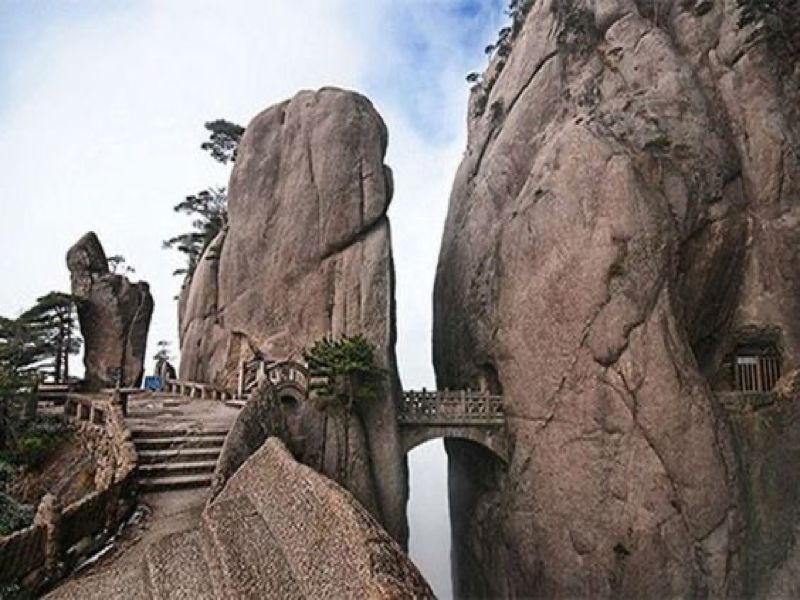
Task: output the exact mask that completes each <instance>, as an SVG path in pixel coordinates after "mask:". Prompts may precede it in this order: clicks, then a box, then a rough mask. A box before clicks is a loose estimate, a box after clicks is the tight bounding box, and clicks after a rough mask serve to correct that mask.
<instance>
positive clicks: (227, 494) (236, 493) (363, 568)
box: [47, 438, 434, 600]
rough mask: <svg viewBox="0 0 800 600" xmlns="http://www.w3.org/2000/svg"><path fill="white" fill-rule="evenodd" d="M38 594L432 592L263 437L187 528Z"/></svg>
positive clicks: (324, 486) (362, 519)
mask: <svg viewBox="0 0 800 600" xmlns="http://www.w3.org/2000/svg"><path fill="white" fill-rule="evenodd" d="M166 529H167V530H173V531H174V529H175V524H173V526H172V527H167V528H166ZM129 552H130V550H129ZM47 597H48V598H112V599H116V598H120V599H123V598H125V599H127V598H153V599H162V598H291V599H298V600H299V599H312V598H364V599H366V598H375V599H384V598H385V599H387V600H388V599H390V598H391V599H409V600H411V599H412V598H415V599H427V598H433V597H434V596H433V592H432V591H431V589H430V587H429V586H428V584H427V582H426V581H425V580H424V579H423V577H422V575H421V574H420V573H419V571H418V570H417V568H416V567H415V566H414V564H413V563H412V562H411V561H410V560H409V559H408V557H407V556H406V555H405V554H404V553H403V550H402V548H401V547H400V545H399V544H398V543H397V542H396V541H395V540H393V539H392V538H391V537H390V536H389V535H388V534H387V533H386V531H385V530H384V529H383V528H382V527H381V526H380V525H379V524H378V523H377V522H376V521H375V519H374V518H373V517H372V516H371V515H370V514H369V513H368V512H367V511H366V510H364V508H363V507H362V506H361V504H360V503H359V502H357V501H356V500H355V499H354V498H353V496H352V495H350V494H349V493H348V492H347V491H345V490H343V489H342V488H340V487H339V486H338V485H336V484H335V483H334V482H332V481H331V480H330V479H328V478H327V477H323V476H321V475H320V474H318V473H317V472H315V471H314V470H313V469H310V468H309V467H306V466H304V465H302V464H300V463H298V462H297V461H295V460H294V459H293V458H292V456H291V454H290V453H289V452H288V450H287V449H286V448H285V447H284V446H283V444H282V443H281V442H280V441H279V440H278V439H277V438H270V439H269V440H268V441H267V442H266V443H265V444H264V445H263V446H262V447H261V448H260V449H259V450H258V451H257V452H256V453H255V454H253V455H252V456H251V457H249V458H248V459H247V460H246V461H245V463H244V464H243V465H242V466H241V468H240V469H239V470H238V471H236V473H235V474H234V475H233V477H231V479H230V480H229V481H228V482H227V484H226V485H225V486H224V489H223V490H222V492H221V493H220V494H219V495H218V496H217V497H216V498H215V499H214V500H213V501H211V502H210V503H209V504H208V505H206V507H205V510H204V511H203V514H202V518H201V519H200V522H199V523H197V524H196V525H195V526H194V527H192V528H191V529H188V530H179V531H177V532H173V533H168V534H166V535H164V536H162V537H161V538H159V539H157V540H156V541H154V542H152V543H150V545H149V546H147V547H146V548H145V549H144V550H143V551H142V552H141V553H140V554H139V555H137V557H136V559H135V560H127V561H126V560H119V561H116V562H112V563H111V564H105V565H101V566H100V568H98V569H96V570H95V572H94V573H93V574H90V575H89V576H86V577H81V578H77V579H73V580H71V581H69V582H67V583H66V584H65V585H63V586H61V587H59V588H58V589H56V590H55V591H53V592H52V593H51V594H49V595H48V596H47Z"/></svg>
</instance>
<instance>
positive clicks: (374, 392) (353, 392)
mask: <svg viewBox="0 0 800 600" xmlns="http://www.w3.org/2000/svg"><path fill="white" fill-rule="evenodd" d="M304 358H305V360H306V363H307V364H308V370H309V375H310V376H311V378H312V380H317V381H321V382H324V383H321V384H318V385H317V386H316V387H314V388H312V390H311V391H312V393H313V394H314V395H315V397H316V398H317V399H318V408H319V409H320V410H322V411H323V414H324V421H323V450H322V459H323V461H324V458H325V446H324V444H325V439H326V438H327V430H328V414H327V409H328V407H329V406H331V405H338V406H340V407H341V408H343V409H344V413H345V419H344V431H345V435H344V437H345V444H344V461H343V465H342V466H341V467H340V471H341V480H342V481H343V482H345V481H346V479H347V469H348V463H349V459H350V456H349V454H350V435H349V433H350V429H349V427H350V417H351V415H353V414H356V415H360V409H361V408H363V407H364V406H365V405H366V404H367V403H369V402H373V401H374V400H375V399H376V398H377V397H378V395H379V393H380V384H381V382H382V381H383V379H384V378H385V377H386V372H385V371H384V370H383V369H381V368H380V367H378V366H377V365H376V363H375V347H374V346H373V345H372V343H371V342H369V341H368V340H367V339H366V338H365V337H364V336H362V335H357V336H354V337H347V336H345V337H342V338H340V339H333V338H331V337H325V338H323V339H321V340H318V341H317V342H316V343H315V344H314V345H313V346H312V347H311V348H310V349H309V350H308V351H306V352H305V354H304Z"/></svg>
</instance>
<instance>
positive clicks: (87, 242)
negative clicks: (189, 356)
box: [67, 232, 153, 390]
mask: <svg viewBox="0 0 800 600" xmlns="http://www.w3.org/2000/svg"><path fill="white" fill-rule="evenodd" d="M67 267H68V268H69V272H70V279H71V281H72V294H73V295H74V296H76V297H77V298H78V299H79V303H78V319H79V321H80V327H81V334H82V335H83V339H84V359H83V362H84V365H85V367H86V371H85V375H84V377H85V380H86V383H87V385H88V387H89V388H90V389H92V390H95V389H99V388H102V387H110V386H113V385H114V383H115V382H114V373H115V372H119V373H120V376H121V380H120V383H121V385H122V386H123V387H130V386H133V387H138V386H139V385H140V384H141V382H142V376H143V375H144V358H145V350H146V345H147V331H148V329H149V327H150V318H151V317H152V315H153V297H152V296H151V295H150V287H149V286H148V285H147V283H145V282H143V281H140V282H138V283H131V281H130V280H128V278H127V277H124V276H122V275H118V274H115V273H111V272H110V271H109V269H108V261H107V260H106V254H105V252H104V251H103V246H102V245H101V244H100V240H98V239H97V235H95V234H94V232H89V233H87V234H86V235H84V236H83V237H82V238H81V239H80V240H78V242H77V243H76V244H75V245H74V246H73V247H72V248H70V249H69V252H68V253H67Z"/></svg>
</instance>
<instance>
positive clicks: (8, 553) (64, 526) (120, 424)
mask: <svg viewBox="0 0 800 600" xmlns="http://www.w3.org/2000/svg"><path fill="white" fill-rule="evenodd" d="M64 413H65V415H66V417H67V418H68V419H69V420H70V421H72V422H74V423H75V424H76V426H77V428H78V430H79V433H80V434H81V435H83V436H84V437H88V438H90V439H92V440H93V443H94V444H95V445H96V450H97V453H98V454H99V455H100V457H101V460H100V461H99V462H98V465H97V471H96V474H95V491H93V492H91V493H89V494H87V495H86V496H84V497H83V498H81V499H80V500H77V501H75V502H73V503H71V504H69V505H68V506H66V507H61V506H60V504H59V502H58V499H57V498H56V497H55V496H53V495H51V494H47V495H46V496H45V497H44V498H43V499H42V501H41V503H40V504H39V507H38V509H37V512H36V517H35V518H34V522H33V525H31V526H30V527H28V528H26V529H22V530H20V531H17V532H14V533H13V534H11V535H9V536H6V537H3V538H0V586H4V585H12V584H19V585H20V587H21V588H22V589H24V590H28V591H31V592H39V591H42V590H43V589H46V588H47V586H48V585H50V584H52V583H53V582H55V581H57V580H58V579H59V578H60V577H62V576H63V575H64V574H65V573H67V572H69V571H70V570H71V569H72V568H73V567H74V566H75V565H76V564H78V563H79V562H80V561H81V560H82V559H84V558H86V557H88V556H90V555H91V554H93V553H94V552H96V551H97V550H98V549H99V548H100V547H102V546H103V545H104V544H105V543H106V542H107V540H108V539H109V538H110V537H111V536H112V535H113V534H114V533H115V532H116V530H117V528H118V526H119V525H120V524H121V523H122V522H123V521H124V520H125V519H126V518H127V517H128V515H129V514H130V512H131V511H132V510H133V508H134V506H135V501H136V487H135V486H136V483H135V473H136V467H137V464H138V460H137V455H136V448H135V447H134V445H133V441H132V438H131V432H130V430H129V429H128V428H127V426H126V424H125V419H124V416H123V414H122V401H121V399H120V395H119V394H118V393H115V394H111V395H109V396H107V397H106V398H98V397H92V396H84V395H77V394H70V395H68V396H67V400H66V402H65V404H64Z"/></svg>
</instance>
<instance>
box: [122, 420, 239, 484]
mask: <svg viewBox="0 0 800 600" xmlns="http://www.w3.org/2000/svg"><path fill="white" fill-rule="evenodd" d="M227 433H228V430H227V429H226V428H222V427H212V428H206V429H184V430H180V429H173V428H141V429H134V430H133V431H132V434H133V443H134V445H135V446H136V452H137V454H138V455H139V469H138V479H139V489H140V490H141V491H143V492H162V491H168V490H179V489H188V488H196V487H209V486H210V485H211V480H212V478H213V476H214V469H215V467H216V465H217V459H218V458H219V455H220V452H221V451H222V445H223V443H224V442H225V436H226V435H227Z"/></svg>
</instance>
